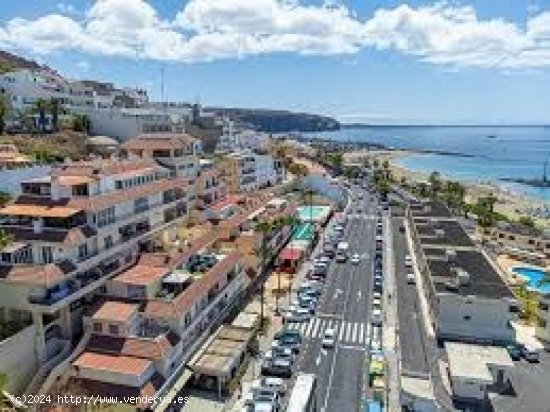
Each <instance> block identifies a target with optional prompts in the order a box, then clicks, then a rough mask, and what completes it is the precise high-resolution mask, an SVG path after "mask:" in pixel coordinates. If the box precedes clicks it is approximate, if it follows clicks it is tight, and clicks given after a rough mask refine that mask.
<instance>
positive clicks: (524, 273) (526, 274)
mask: <svg viewBox="0 0 550 412" xmlns="http://www.w3.org/2000/svg"><path fill="white" fill-rule="evenodd" d="M512 272H514V273H515V274H517V275H519V276H521V277H522V278H523V279H525V282H527V286H528V287H529V288H530V289H533V290H535V291H537V292H542V293H550V283H547V284H544V285H539V282H540V280H541V279H542V277H543V276H544V271H542V270H540V269H535V268H528V267H515V268H512Z"/></svg>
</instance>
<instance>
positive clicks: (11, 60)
mask: <svg viewBox="0 0 550 412" xmlns="http://www.w3.org/2000/svg"><path fill="white" fill-rule="evenodd" d="M15 69H29V70H39V69H43V70H48V71H51V72H53V70H52V69H50V68H49V67H48V66H42V65H40V64H38V63H37V62H35V61H33V60H28V59H25V58H24V57H20V56H16V55H15V54H11V53H8V52H7V51H4V50H0V73H6V72H9V71H12V70H15Z"/></svg>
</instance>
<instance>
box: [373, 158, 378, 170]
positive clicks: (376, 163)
mask: <svg viewBox="0 0 550 412" xmlns="http://www.w3.org/2000/svg"><path fill="white" fill-rule="evenodd" d="M372 165H373V167H374V168H375V169H378V168H379V167H380V161H379V160H378V159H377V158H374V160H373V161H372Z"/></svg>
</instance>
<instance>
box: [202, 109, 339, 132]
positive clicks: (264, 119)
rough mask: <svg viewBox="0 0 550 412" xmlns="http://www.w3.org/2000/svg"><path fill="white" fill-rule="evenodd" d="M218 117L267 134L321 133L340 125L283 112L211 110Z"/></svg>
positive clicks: (317, 118)
mask: <svg viewBox="0 0 550 412" xmlns="http://www.w3.org/2000/svg"><path fill="white" fill-rule="evenodd" d="M207 110H208V111H213V112H215V113H216V114H218V115H219V116H223V115H225V116H229V117H230V118H231V119H232V120H234V121H235V122H237V123H238V124H241V125H243V126H247V127H251V128H254V129H256V130H259V131H262V132H267V133H282V132H321V131H325V130H338V129H340V123H339V122H338V121H337V120H335V119H332V118H330V117H327V116H320V115H316V114H310V113H294V112H289V111H285V110H268V109H235V108H211V109H207Z"/></svg>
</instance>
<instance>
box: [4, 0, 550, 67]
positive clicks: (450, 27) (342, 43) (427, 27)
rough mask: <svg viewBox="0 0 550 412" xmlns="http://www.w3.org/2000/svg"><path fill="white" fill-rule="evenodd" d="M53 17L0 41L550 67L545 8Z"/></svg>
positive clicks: (110, 9)
mask: <svg viewBox="0 0 550 412" xmlns="http://www.w3.org/2000/svg"><path fill="white" fill-rule="evenodd" d="M58 9H59V10H60V11H61V13H60V14H49V15H46V16H42V17H40V18H38V19H35V20H25V19H21V18H14V19H12V20H9V21H8V22H7V23H6V24H5V25H4V26H3V27H2V26H0V47H5V48H9V49H15V50H17V49H24V50H28V51H31V52H34V53H38V54H47V53H50V52H52V51H56V50H77V51H80V52H86V53H95V54H101V55H115V56H123V57H130V58H142V59H151V60H162V61H179V62H195V61H210V60H215V59H224V58H235V57H245V56H248V55H259V54H269V53H282V52H284V53H296V54H303V55H311V54H316V55H351V54H355V53H357V52H358V51H360V50H361V49H365V48H372V49H377V50H391V51H394V52H398V53H402V54H406V55H410V56H413V57H415V58H418V59H421V60H423V61H425V62H428V63H432V64H439V65H445V66H447V67H452V68H458V67H499V68H503V69H515V68H523V69H525V68H541V67H548V66H550V11H542V12H539V13H538V14H533V15H532V17H530V18H529V20H528V21H527V22H526V24H525V26H520V25H519V24H516V23H513V22H509V21H505V20H504V19H501V18H493V19H487V20H481V19H479V18H478V16H477V15H476V12H475V10H474V9H473V7H471V6H455V5H452V4H451V3H438V4H436V5H434V6H424V7H416V8H414V7H411V6H408V5H405V4H403V5H400V6H397V7H395V8H391V9H378V10H377V11H376V12H375V13H374V14H373V15H372V16H371V17H370V18H368V19H366V20H361V19H359V18H358V17H357V16H356V15H355V14H354V13H353V11H351V10H349V9H348V8H346V7H344V6H342V5H337V4H335V3H334V2H327V3H325V5H321V6H319V5H306V4H304V3H303V2H300V1H299V0H254V1H250V0H189V1H188V2H187V4H185V6H184V7H183V8H182V10H181V11H180V12H179V13H177V14H176V15H175V16H173V18H172V19H171V20H163V19H162V18H160V17H159V15H158V13H157V11H156V10H155V9H154V8H153V7H152V6H151V5H150V4H148V3H147V2H146V1H144V0H132V1H128V0H97V1H96V2H95V3H94V4H93V5H92V6H91V7H90V9H89V10H87V12H86V13H85V15H83V16H82V18H77V17H74V16H73V17H70V16H69V15H70V14H71V10H69V8H68V6H66V5H64V3H60V5H59V7H58Z"/></svg>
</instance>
